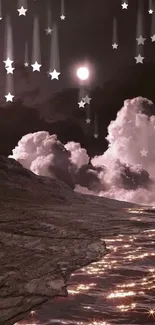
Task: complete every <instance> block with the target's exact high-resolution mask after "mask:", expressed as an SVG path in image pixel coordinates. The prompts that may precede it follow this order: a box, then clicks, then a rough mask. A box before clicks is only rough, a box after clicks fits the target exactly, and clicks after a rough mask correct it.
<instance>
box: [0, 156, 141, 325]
mask: <svg viewBox="0 0 155 325" xmlns="http://www.w3.org/2000/svg"><path fill="white" fill-rule="evenodd" d="M110 206H111V209H113V210H114V209H115V210H116V209H117V208H119V206H120V202H118V201H115V200H110V199H104V198H96V197H92V196H87V195H80V194H77V193H74V192H73V191H72V190H71V189H70V188H69V187H68V186H67V185H65V184H64V183H62V182H61V181H58V180H53V179H49V178H46V177H40V176H36V175H34V174H33V173H32V172H30V171H29V170H26V169H25V168H23V167H22V166H21V165H20V164H19V163H18V162H16V161H15V160H14V159H9V158H5V157H2V156H1V157H0V325H12V324H14V323H15V322H18V321H19V320H23V319H24V315H26V313H27V312H28V311H29V310H32V309H33V307H36V306H38V305H40V304H42V303H44V302H45V301H47V300H48V299H50V298H51V297H54V296H59V295H63V296H65V295H67V280H68V278H69V275H70V274H71V273H72V272H73V271H75V270H76V269H78V268H81V267H83V266H85V265H87V264H89V263H91V262H95V261H97V260H99V259H101V258H102V257H103V256H104V255H105V254H107V250H106V246H105V243H104V241H103V239H104V235H105V233H106V232H107V231H109V232H110V231H112V228H113V227H114V229H115V228H117V227H119V226H118V218H116V217H114V216H115V214H114V213H113V211H111V210H110V208H109V207H110ZM124 206H128V207H130V206H131V207H133V206H136V205H133V204H127V203H124ZM112 207H113V208H112ZM116 215H117V214H116ZM117 216H118V215H117ZM119 218H121V217H120V216H119ZM109 221H111V222H109ZM115 231H116V229H115Z"/></svg>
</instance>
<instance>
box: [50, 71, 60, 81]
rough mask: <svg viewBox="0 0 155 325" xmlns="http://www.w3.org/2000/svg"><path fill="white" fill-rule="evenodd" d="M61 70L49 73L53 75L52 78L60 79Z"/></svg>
mask: <svg viewBox="0 0 155 325" xmlns="http://www.w3.org/2000/svg"><path fill="white" fill-rule="evenodd" d="M59 74H60V72H57V71H56V70H55V69H54V70H53V72H49V75H50V76H51V80H53V79H57V80H58V79H59V78H58V76H59Z"/></svg>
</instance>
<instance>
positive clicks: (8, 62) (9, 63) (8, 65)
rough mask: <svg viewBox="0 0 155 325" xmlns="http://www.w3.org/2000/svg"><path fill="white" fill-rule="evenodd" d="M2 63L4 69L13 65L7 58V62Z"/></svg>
mask: <svg viewBox="0 0 155 325" xmlns="http://www.w3.org/2000/svg"><path fill="white" fill-rule="evenodd" d="M3 62H4V63H5V68H6V67H11V65H12V63H13V61H11V60H10V59H9V58H7V60H6V61H3Z"/></svg>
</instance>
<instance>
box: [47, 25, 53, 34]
mask: <svg viewBox="0 0 155 325" xmlns="http://www.w3.org/2000/svg"><path fill="white" fill-rule="evenodd" d="M52 31H53V29H52V28H50V27H48V28H46V29H45V32H46V35H49V34H52Z"/></svg>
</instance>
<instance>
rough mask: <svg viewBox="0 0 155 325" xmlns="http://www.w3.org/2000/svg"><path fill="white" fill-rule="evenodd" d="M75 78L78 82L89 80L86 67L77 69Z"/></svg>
mask: <svg viewBox="0 0 155 325" xmlns="http://www.w3.org/2000/svg"><path fill="white" fill-rule="evenodd" d="M77 77H78V78H79V79H80V80H86V79H88V78H89V70H88V69H87V68H86V67H80V68H78V69H77Z"/></svg>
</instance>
